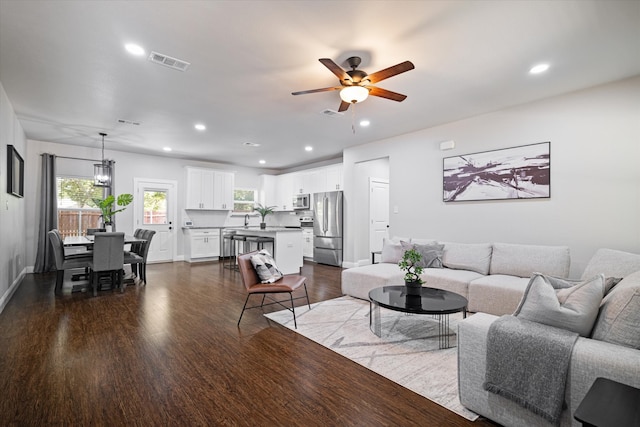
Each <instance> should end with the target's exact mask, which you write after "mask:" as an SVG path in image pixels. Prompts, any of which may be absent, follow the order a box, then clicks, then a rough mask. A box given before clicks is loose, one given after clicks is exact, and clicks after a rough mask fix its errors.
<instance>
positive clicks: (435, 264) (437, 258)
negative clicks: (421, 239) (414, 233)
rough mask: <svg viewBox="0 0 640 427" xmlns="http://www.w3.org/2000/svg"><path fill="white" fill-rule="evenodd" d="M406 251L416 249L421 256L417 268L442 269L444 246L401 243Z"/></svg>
mask: <svg viewBox="0 0 640 427" xmlns="http://www.w3.org/2000/svg"><path fill="white" fill-rule="evenodd" d="M400 244H401V245H402V249H403V254H404V251H407V250H409V249H415V250H416V251H417V252H418V253H419V254H420V261H419V262H417V263H416V266H418V267H422V268H442V254H443V251H444V245H438V244H431V245H419V244H416V243H413V242H412V243H407V242H400Z"/></svg>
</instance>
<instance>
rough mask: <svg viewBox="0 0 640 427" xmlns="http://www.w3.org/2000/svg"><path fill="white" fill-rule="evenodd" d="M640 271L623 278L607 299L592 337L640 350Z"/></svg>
mask: <svg viewBox="0 0 640 427" xmlns="http://www.w3.org/2000/svg"><path fill="white" fill-rule="evenodd" d="M639 325H640V271H637V272H635V273H632V274H630V275H628V276H627V277H625V278H624V279H622V281H621V282H620V283H618V284H617V285H616V286H615V287H614V288H613V289H612V290H611V292H610V293H609V294H608V295H607V296H606V297H605V298H604V300H603V301H602V304H601V306H600V312H599V314H598V318H597V320H596V324H595V326H594V328H593V333H592V338H593V339H596V340H600V341H606V342H610V343H612V344H619V345H624V346H627V347H631V348H637V349H640V326H639Z"/></svg>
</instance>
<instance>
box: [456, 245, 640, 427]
mask: <svg viewBox="0 0 640 427" xmlns="http://www.w3.org/2000/svg"><path fill="white" fill-rule="evenodd" d="M597 274H603V275H604V276H605V277H615V278H622V281H620V282H619V283H618V284H617V285H615V286H614V287H613V289H612V290H611V291H610V292H609V293H607V294H606V296H605V298H604V299H603V300H602V303H601V304H600V309H599V314H598V317H597V319H596V321H595V325H594V327H593V330H592V332H591V334H590V335H589V336H586V337H582V336H581V337H579V338H578V339H577V341H576V343H575V345H574V347H573V350H572V353H571V358H570V361H569V372H568V375H567V382H566V386H565V391H564V399H565V402H566V405H567V407H566V408H565V409H564V410H563V412H562V415H561V420H560V425H561V426H563V427H566V426H576V427H577V426H579V425H580V423H579V422H578V421H576V420H575V419H574V418H573V414H574V413H575V411H576V409H577V407H578V405H579V404H580V402H581V401H582V399H583V398H584V396H585V394H586V393H587V391H588V390H589V388H590V387H591V385H592V384H593V382H594V381H595V380H596V378H598V377H604V378H608V379H611V380H614V381H618V382H621V383H624V384H628V385H631V386H633V387H636V388H640V255H637V254H632V253H628V252H622V251H617V250H612V249H599V250H598V251H597V252H596V253H595V255H594V256H593V257H592V259H591V261H590V262H589V264H588V265H587V267H586V269H585V271H584V273H583V274H582V279H583V280H586V279H589V278H592V277H594V276H595V275H597ZM498 319H499V317H498V316H493V315H489V314H484V313H477V314H474V315H473V316H470V317H468V318H467V319H465V320H464V321H462V322H461V323H460V324H459V326H458V388H459V394H460V402H461V403H462V404H463V405H464V406H466V407H467V408H469V409H470V410H472V411H474V412H476V413H478V414H480V415H483V416H485V417H487V418H489V419H491V420H493V421H496V422H498V423H500V424H502V425H504V426H545V427H550V426H551V424H550V423H549V422H547V421H546V420H544V419H543V418H542V417H540V416H537V415H535V414H533V413H532V412H530V411H528V410H527V409H524V408H523V407H521V406H519V405H518V404H516V403H514V402H513V401H511V400H508V399H506V398H504V397H502V396H499V395H497V394H494V393H490V392H488V391H486V390H485V389H484V388H483V384H484V381H485V378H486V371H487V347H488V344H487V343H488V335H489V328H490V327H491V325H492V323H493V322H495V321H496V320H498ZM549 328H551V327H550V326H549ZM550 369H553V367H550Z"/></svg>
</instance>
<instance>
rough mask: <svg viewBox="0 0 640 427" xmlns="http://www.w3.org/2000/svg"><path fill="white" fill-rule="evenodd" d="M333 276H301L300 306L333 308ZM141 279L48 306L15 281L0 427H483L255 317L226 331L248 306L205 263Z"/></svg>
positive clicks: (6, 324)
mask: <svg viewBox="0 0 640 427" xmlns="http://www.w3.org/2000/svg"><path fill="white" fill-rule="evenodd" d="M340 272H341V270H340V269H339V268H335V267H329V266H322V265H316V264H313V263H309V264H305V266H304V268H303V274H304V275H306V276H307V277H308V282H307V283H308V289H309V296H310V299H311V302H312V303H313V302H318V301H322V300H326V299H330V298H335V297H338V296H341V292H340ZM147 276H148V285H146V286H140V285H133V286H128V287H127V288H126V290H125V292H124V294H121V293H120V292H119V291H115V292H112V291H102V292H100V293H99V294H98V296H97V297H95V298H94V297H92V296H90V294H87V293H74V294H72V295H68V296H62V297H56V296H54V293H53V288H54V282H55V274H46V275H34V274H29V275H27V276H26V278H25V279H24V281H23V282H22V284H21V285H20V286H19V288H18V290H17V291H16V293H15V294H14V295H13V297H12V298H11V300H10V301H9V303H8V304H7V306H6V308H5V309H4V311H3V312H2V313H1V314H0V390H1V393H2V397H1V398H0V425H20V426H23V425H24V426H30V425H32V426H43V425H74V426H75V425H82V426H89V425H91V426H97V425H118V426H119V425H140V426H142V425H144V426H147V425H150V426H153V425H171V426H177V425H189V426H218V425H252V426H272V425H304V426H336V425H337V426H413V425H419V426H440V425H442V426H444V425H446V426H492V425H493V424H491V423H489V422H488V421H483V420H480V421H476V422H475V423H471V422H468V421H467V420H465V419H463V418H462V417H460V416H458V415H456V414H454V413H452V412H450V411H448V410H446V409H444V408H442V407H440V406H439V405H437V404H435V403H432V402H431V401H429V400H428V399H425V398H423V397H421V396H419V395H417V394H415V393H413V392H411V391H409V390H407V389H404V388H403V387H401V386H399V385H397V384H395V383H393V382H391V381H389V380H387V379H385V378H383V377H381V376H379V375H377V374H375V373H373V372H371V371H369V370H368V369H366V368H364V367H362V366H360V365H358V364H356V363H355V362H352V361H350V360H348V359H346V358H344V357H342V356H340V355H338V354H336V353H334V352H332V351H331V350H328V349H326V348H324V347H322V346H320V345H318V344H316V343H314V342H312V341H310V340H308V339H306V338H304V337H302V336H300V335H298V334H296V333H294V332H292V331H290V330H288V329H286V328H284V327H281V326H279V325H278V324H275V323H273V322H270V321H268V320H267V319H266V318H265V317H264V316H262V312H261V310H260V309H254V310H249V311H247V312H246V313H245V315H244V317H243V319H242V323H241V324H240V327H239V328H238V327H237V326H236V322H237V320H238V317H239V315H240V311H241V309H242V304H243V302H244V299H245V297H246V294H245V292H244V288H243V287H242V284H241V281H240V276H239V274H238V273H236V272H233V271H231V270H226V269H222V268H221V265H220V264H218V263H217V262H215V263H205V264H188V263H183V262H175V263H171V264H155V265H149V266H148V271H147ZM256 298H257V297H256ZM297 304H298V305H299V304H302V301H297ZM267 310H278V308H275V307H269V308H267V309H265V311H267ZM416 368H417V369H419V367H416Z"/></svg>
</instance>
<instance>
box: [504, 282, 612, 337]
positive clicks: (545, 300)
mask: <svg viewBox="0 0 640 427" xmlns="http://www.w3.org/2000/svg"><path fill="white" fill-rule="evenodd" d="M603 295H604V276H603V275H602V274H599V275H597V276H595V277H593V278H591V279H588V280H585V281H582V282H576V281H572V280H566V279H560V278H557V277H552V276H546V275H543V274H539V273H536V274H534V275H533V277H531V280H530V281H529V284H528V285H527V289H526V290H525V293H524V295H523V297H522V301H520V304H519V305H518V308H516V311H515V313H513V315H514V316H516V317H519V318H521V319H525V320H529V321H532V322H538V323H543V324H545V325H549V326H554V327H556V328H562V329H566V330H569V331H573V332H577V333H579V334H580V336H583V337H588V336H589V335H590V333H591V329H592V328H593V324H594V323H595V320H596V317H597V316H598V308H599V307H600V303H601V302H602V296H603Z"/></svg>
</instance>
